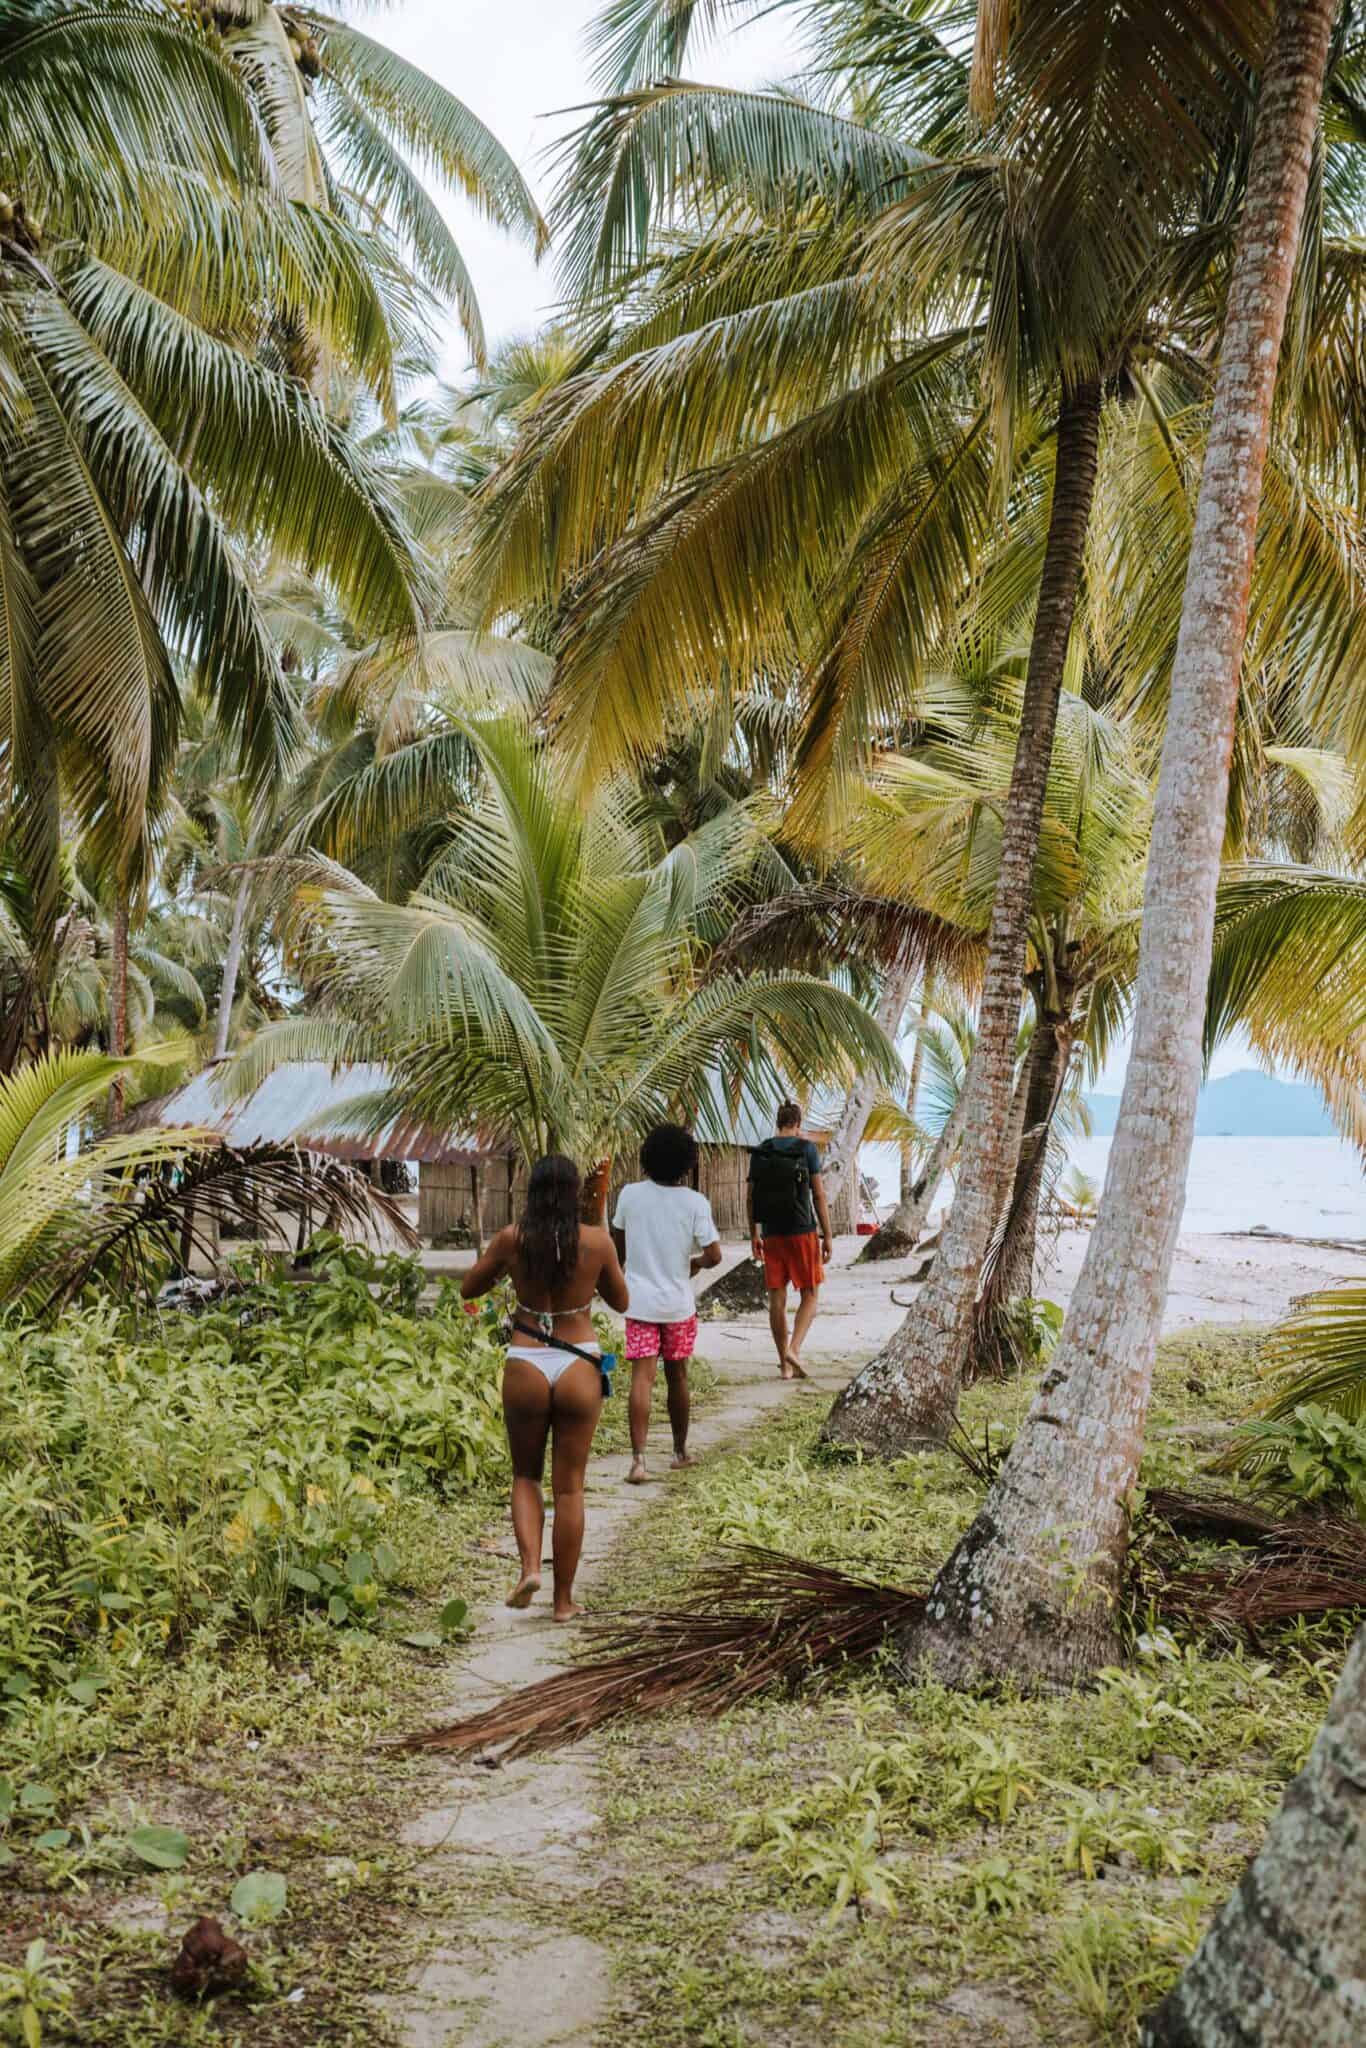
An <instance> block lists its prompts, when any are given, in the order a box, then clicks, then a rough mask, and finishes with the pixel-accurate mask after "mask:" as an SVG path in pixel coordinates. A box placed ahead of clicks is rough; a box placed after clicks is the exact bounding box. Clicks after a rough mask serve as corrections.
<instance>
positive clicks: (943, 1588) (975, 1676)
mask: <svg viewBox="0 0 1366 2048" xmlns="http://www.w3.org/2000/svg"><path fill="white" fill-rule="evenodd" d="M1114 1611H1115V1610H1114V1607H1113V1605H1112V1604H1111V1603H1110V1602H1109V1601H1108V1600H1107V1599H1105V1598H1104V1597H1103V1596H1102V1595H1101V1594H1100V1591H1099V1589H1098V1588H1095V1589H1093V1591H1092V1596H1091V1597H1089V1598H1088V1597H1085V1596H1084V1593H1079V1591H1078V1589H1077V1587H1076V1586H1075V1585H1073V1584H1071V1583H1070V1582H1069V1580H1068V1579H1067V1578H1066V1576H1065V1575H1060V1574H1059V1573H1058V1572H1057V1571H1056V1570H1050V1569H1049V1568H1048V1566H1047V1564H1046V1563H1044V1562H1043V1561H1042V1560H1036V1559H1034V1558H1029V1559H1026V1558H1023V1557H1021V1556H1020V1555H1018V1554H1012V1552H1011V1550H1010V1549H1009V1547H1008V1546H1007V1545H1006V1543H1005V1541H1004V1538H1003V1536H1002V1534H1001V1531H1000V1530H999V1529H998V1528H997V1526H996V1523H995V1521H994V1520H993V1519H992V1517H991V1516H990V1514H988V1513H987V1512H986V1510H985V1509H984V1510H983V1511H982V1512H981V1513H979V1514H978V1516H977V1519H976V1521H975V1522H974V1523H973V1525H972V1527H971V1528H970V1529H969V1530H968V1532H967V1534H966V1536H964V1537H963V1538H962V1540H961V1541H960V1543H959V1544H958V1546H957V1548H956V1549H955V1550H954V1552H953V1554H952V1555H951V1556H950V1558H949V1560H948V1562H947V1564H945V1565H944V1566H943V1568H942V1570H941V1571H940V1573H939V1576H938V1578H937V1579H936V1580H935V1582H934V1585H933V1586H932V1587H931V1588H930V1595H929V1599H928V1600H927V1602H926V1604H925V1612H924V1616H923V1618H922V1619H921V1620H920V1621H918V1622H917V1623H916V1624H915V1625H914V1626H913V1627H911V1628H909V1629H907V1630H905V1631H904V1632H903V1634H902V1635H901V1637H900V1638H899V1640H898V1644H897V1648H898V1652H899V1655H900V1658H901V1663H902V1666H903V1668H904V1670H905V1672H906V1674H907V1676H908V1677H910V1678H926V1677H928V1678H932V1679H935V1680H937V1681H938V1683H939V1684H941V1685H945V1686H949V1687H950V1688H952V1689H953V1690H954V1691H955V1692H970V1691H976V1690H979V1689H982V1688H987V1689H990V1688H991V1687H992V1686H996V1685H1002V1684H1010V1685H1012V1686H1015V1687H1017V1688H1018V1689H1019V1690H1020V1691H1022V1692H1039V1693H1054V1692H1070V1691H1072V1690H1074V1689H1075V1687H1076V1686H1078V1685H1081V1684H1084V1683H1085V1682H1086V1680H1088V1679H1090V1678H1094V1677H1095V1675H1096V1673H1097V1672H1098V1671H1101V1670H1103V1669H1104V1668H1105V1666H1106V1665H1109V1664H1117V1663H1118V1662H1119V1661H1120V1659H1121V1656H1122V1650H1121V1646H1120V1642H1119V1637H1118V1635H1117V1633H1116V1631H1115V1627H1114V1622H1113V1616H1114Z"/></svg>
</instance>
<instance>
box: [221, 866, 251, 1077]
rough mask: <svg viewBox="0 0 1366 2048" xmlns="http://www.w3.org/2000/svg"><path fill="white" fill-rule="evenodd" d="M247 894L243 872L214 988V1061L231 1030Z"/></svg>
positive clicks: (222, 1050)
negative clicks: (219, 977) (219, 978)
mask: <svg viewBox="0 0 1366 2048" xmlns="http://www.w3.org/2000/svg"><path fill="white" fill-rule="evenodd" d="M248 893H249V891H248V886H247V878H246V876H245V875H243V876H242V879H241V880H240V881H239V883H238V884H237V894H236V896H235V897H234V898H233V905H232V926H231V929H230V930H229V932H228V951H227V955H226V958H225V959H224V961H223V986H222V987H221V988H220V989H219V991H218V1023H217V1027H216V1029H215V1031H214V1035H213V1056H214V1058H215V1059H216V1060H221V1059H223V1058H225V1057H226V1055H227V1050H228V1035H229V1033H230V1032H231V1030H232V1006H233V1004H234V1002H235V1001H236V1000H237V977H238V974H239V973H240V972H241V967H242V934H243V930H244V928H245V926H246V921H247V896H248Z"/></svg>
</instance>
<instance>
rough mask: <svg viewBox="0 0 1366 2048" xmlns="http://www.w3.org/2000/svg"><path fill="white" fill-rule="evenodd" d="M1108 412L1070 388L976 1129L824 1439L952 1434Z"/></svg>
mask: <svg viewBox="0 0 1366 2048" xmlns="http://www.w3.org/2000/svg"><path fill="white" fill-rule="evenodd" d="M1100 411H1101V388H1100V384H1099V382H1097V381H1095V380H1090V381H1088V382H1086V383H1082V384H1077V385H1073V386H1071V387H1069V388H1068V389H1067V390H1066V391H1065V392H1064V394H1063V399H1062V403H1061V405H1060V407H1059V411H1058V433H1057V453H1056V457H1055V461H1054V472H1053V504H1052V509H1051V511H1050V514H1049V521H1048V541H1047V545H1046V547H1045V550H1044V561H1043V574H1042V577H1041V579H1040V583H1039V603H1038V610H1037V612H1036V614H1035V619H1034V637H1033V641H1032V643H1031V645H1030V650H1029V670H1028V674H1027V675H1026V678H1025V690H1024V704H1023V706H1022V708H1021V713H1020V732H1019V738H1018V739H1017V741H1016V744H1015V763H1014V767H1013V769H1012V771H1011V777H1010V793H1009V795H1008V797H1007V798H1006V807H1005V816H1004V819H1003V821H1002V827H1001V863H1000V870H999V873H998V876H997V881H996V897H995V902H994V903H993V906H992V913H991V930H990V934H989V937H988V942H987V965H986V975H985V979H984V981H983V985H982V1002H981V1009H980V1013H979V1018H978V1028H977V1044H976V1047H975V1048H974V1051H973V1055H972V1059H971V1061H970V1062H969V1066H968V1073H967V1078H966V1082H965V1093H966V1096H967V1107H966V1112H965V1113H966V1120H967V1139H966V1142H965V1144H964V1147H963V1160H962V1165H961V1167H960V1169H959V1173H958V1183H957V1188H956V1190H955V1193H954V1201H953V1208H952V1210H951V1212H950V1215H949V1220H948V1223H947V1224H946V1225H945V1229H944V1237H943V1242H942V1244H941V1245H940V1248H939V1254H938V1257H937V1258H936V1259H935V1262H934V1272H933V1274H932V1276H931V1277H930V1279H929V1281H928V1282H927V1283H926V1285H925V1287H924V1289H923V1290H922V1292H921V1295H920V1298H919V1300H918V1301H917V1302H916V1304H915V1306H914V1307H913V1308H912V1309H911V1310H910V1312H909V1313H908V1315H907V1317H906V1320H905V1322H904V1323H903V1324H902V1326H901V1328H900V1330H898V1332H897V1334H896V1335H895V1336H894V1337H893V1338H892V1340H891V1342H890V1343H889V1344H887V1345H886V1346H885V1348H884V1349H883V1350H882V1351H881V1352H880V1353H879V1354H878V1356H877V1357H876V1358H875V1359H874V1360H873V1361H872V1363H871V1364H870V1365H867V1366H865V1367H864V1369H863V1371H862V1372H861V1373H859V1374H858V1376H857V1377H856V1378H855V1379H853V1380H851V1381H850V1383H849V1385H848V1386H847V1387H846V1388H845V1390H844V1392H843V1393H842V1394H841V1395H840V1397H839V1399H838V1400H837V1401H836V1403H835V1405H834V1407H833V1408H832V1409H831V1411H830V1414H829V1415H828V1416H827V1418H826V1423H825V1432H824V1434H825V1436H826V1438H827V1439H829V1440H831V1441H835V1442H840V1443H857V1444H860V1445H862V1446H863V1448H864V1449H865V1450H868V1451H872V1452H874V1453H877V1454H880V1455H883V1456H887V1457H895V1456H897V1455H898V1454H899V1453H900V1452H902V1451H905V1450H908V1449H910V1448H911V1447H912V1446H914V1445H915V1444H917V1443H924V1442H925V1441H926V1440H927V1439H929V1440H938V1441H942V1440H943V1439H944V1437H945V1436H946V1435H947V1433H948V1430H949V1426H950V1424H951V1423H952V1421H953V1417H954V1414H955V1412H956V1409H957V1405H958V1389H959V1385H960V1383H961V1380H962V1374H963V1367H964V1364H965V1363H966V1360H967V1357H968V1352H969V1350H970V1347H971V1344H972V1334H973V1321H974V1315H975V1310H976V1303H977V1287H978V1279H979V1275H980V1273H981V1269H982V1261H983V1259H984V1258H985V1257H986V1251H987V1246H988V1244H989V1243H990V1241H991V1233H992V1231H993V1229H994V1228H995V1226H996V1221H997V1217H998V1216H999V1214H1000V1202H1001V1190H1002V1187H1003V1185H1004V1182H1005V1179H1006V1174H1007V1171H1008V1170H1009V1166H1011V1165H1013V1161H1009V1162H1008V1156H1007V1155H1008V1145H1009V1126H1010V1106H1011V1100H1012V1095H1013V1092H1014V1079H1015V1071H1014V1070H1015V1032H1016V1027H1017V1024H1018V1021H1019V1014H1020V979H1021V976H1022V974H1023V973H1024V965H1025V945H1026V941H1027V938H1028V929H1029V916H1030V908H1031V904H1032V901H1033V893H1034V863H1035V860H1036V857H1037V855H1038V848H1039V829H1040V826H1041V824H1042V821H1043V804H1044V792H1045V789H1046V787H1047V783H1048V768H1049V762H1050V760H1051V758H1052V754H1053V733H1054V728H1055V727H1056V724H1057V717H1058V698H1059V695H1060V693H1061V690H1062V678H1063V669H1064V666H1065V664H1066V660H1067V647H1068V642H1069V640H1070V638H1071V634H1072V618H1073V614H1074V613H1075V611H1076V605H1077V592H1078V590H1079V588H1080V585H1081V571H1082V557H1083V554H1084V551H1085V546H1086V529H1087V526H1088V524H1089V522H1090V517H1091V500H1092V498H1093V496H1094V494H1095V483H1096V462H1097V455H1098V449H1099V441H1100Z"/></svg>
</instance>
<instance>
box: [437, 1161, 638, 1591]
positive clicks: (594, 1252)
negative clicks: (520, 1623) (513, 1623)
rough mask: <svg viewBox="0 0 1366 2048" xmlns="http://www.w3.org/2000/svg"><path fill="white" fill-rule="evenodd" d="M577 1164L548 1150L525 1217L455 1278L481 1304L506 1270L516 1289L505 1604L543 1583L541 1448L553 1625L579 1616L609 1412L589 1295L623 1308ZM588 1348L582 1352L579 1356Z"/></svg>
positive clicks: (616, 1273)
mask: <svg viewBox="0 0 1366 2048" xmlns="http://www.w3.org/2000/svg"><path fill="white" fill-rule="evenodd" d="M581 1193H582V1188H581V1182H580V1179H579V1169H578V1167H577V1166H575V1164H574V1162H573V1160H572V1159H565V1158H563V1157H562V1156H561V1155H560V1154H558V1153H551V1154H550V1155H549V1156H548V1157H547V1158H545V1159H538V1160H537V1161H536V1164H535V1165H534V1166H533V1167H532V1169H531V1177H530V1179H529V1180H528V1182H527V1190H526V1208H525V1209H524V1211H523V1213H522V1219H521V1221H520V1223H510V1224H509V1225H508V1226H507V1228H506V1229H505V1230H500V1231H499V1232H498V1233H497V1235H496V1236H495V1237H493V1238H491V1239H490V1240H489V1243H488V1245H487V1247H486V1249H485V1250H484V1251H483V1253H482V1254H481V1255H480V1257H479V1258H478V1259H477V1260H476V1261H475V1263H474V1265H472V1266H471V1267H470V1269H469V1271H468V1273H466V1275H465V1277H464V1279H463V1280H462V1281H461V1283H460V1292H461V1294H462V1295H463V1296H464V1298H465V1300H466V1301H475V1300H477V1299H478V1297H479V1296H480V1295H481V1294H487V1293H488V1291H489V1289H490V1288H491V1287H494V1286H496V1285H497V1283H498V1282H499V1281H500V1280H501V1279H502V1278H503V1277H504V1275H508V1276H509V1277H510V1278H511V1280H512V1285H513V1289H514V1291H515V1293H516V1296H517V1312H516V1315H515V1317H514V1319H513V1335H514V1337H515V1339H516V1341H515V1342H514V1343H512V1344H510V1345H509V1346H508V1354H507V1364H506V1365H505V1366H504V1368H503V1420H504V1422H505V1423H506V1424H507V1433H508V1448H509V1449H510V1451H511V1453H512V1473H513V1478H512V1528H513V1533H514V1535H515V1536H516V1538H517V1549H518V1552H519V1554H520V1556H521V1562H522V1571H521V1577H520V1578H519V1579H518V1581H517V1584H516V1585H515V1586H514V1587H513V1589H512V1591H511V1592H510V1593H509V1594H508V1603H507V1604H508V1606H509V1607H528V1606H530V1604H531V1602H532V1600H533V1599H534V1598H535V1596H536V1594H537V1593H538V1592H539V1591H540V1587H541V1549H542V1544H543V1541H544V1537H545V1493H544V1489H543V1485H542V1478H543V1474H544V1472H545V1447H546V1441H547V1438H548V1439H549V1440H550V1444H551V1456H550V1484H551V1490H552V1492H553V1493H554V1496H555V1528H554V1534H553V1537H552V1549H553V1555H554V1560H555V1607H554V1614H555V1619H556V1621H572V1620H573V1618H574V1616H575V1615H576V1614H577V1613H578V1612H579V1611H580V1610H579V1609H578V1608H577V1607H576V1606H575V1605H574V1574H575V1572H576V1571H577V1570H578V1566H579V1553H580V1551H581V1550H582V1549H583V1475H584V1470H585V1468H586V1466H587V1464H588V1453H589V1451H590V1450H591V1449H592V1447H593V1432H594V1431H595V1430H596V1428H597V1426H598V1417H599V1415H600V1414H601V1413H602V1396H603V1381H602V1370H601V1367H600V1366H599V1364H598V1362H597V1360H598V1355H599V1347H598V1342H597V1339H596V1337H595V1336H594V1334H593V1315H592V1310H593V1298H594V1296H595V1295H599V1294H600V1295H601V1296H602V1298H603V1300H604V1301H605V1302H606V1303H607V1306H608V1307H609V1308H613V1309H616V1310H617V1311H618V1313H622V1312H623V1311H624V1310H625V1308H626V1305H627V1293H626V1280H625V1276H624V1275H623V1273H622V1270H621V1262H620V1260H619V1259H618V1257H617V1253H616V1247H615V1245H614V1244H613V1243H612V1240H611V1238H610V1237H609V1235H608V1233H607V1231H606V1230H604V1229H600V1228H598V1227H597V1226H595V1225H594V1224H591V1223H584V1222H582V1221H581V1220H580V1216H579V1204H580V1199H581ZM585 1353H586V1354H588V1355H587V1356H585V1355H584V1354H585Z"/></svg>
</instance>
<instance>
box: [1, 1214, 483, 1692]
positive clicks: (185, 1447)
mask: <svg viewBox="0 0 1366 2048" xmlns="http://www.w3.org/2000/svg"><path fill="white" fill-rule="evenodd" d="M421 1284H422V1283H421V1272H420V1269H419V1268H418V1267H417V1266H416V1265H415V1264H414V1263H413V1262H410V1261H406V1260H401V1259H390V1260H386V1261H384V1262H382V1263H377V1262H375V1261H372V1260H369V1259H368V1258H366V1257H365V1256H364V1255H363V1254H356V1253H354V1252H348V1251H346V1250H345V1249H344V1248H342V1247H340V1246H338V1245H335V1244H329V1245H325V1246H323V1247H322V1257H321V1259H320V1260H319V1261H317V1262H315V1278H314V1280H313V1281H312V1283H311V1284H309V1285H306V1286H300V1285H294V1284H290V1283H288V1282H285V1281H283V1280H282V1279H280V1278H279V1277H277V1276H276V1275H275V1274H274V1273H273V1272H272V1271H269V1270H267V1271H262V1272H258V1273H257V1274H256V1275H255V1276H254V1277H253V1278H251V1279H250V1280H249V1283H248V1284H247V1285H245V1286H244V1288H243V1289H242V1291H241V1292H238V1293H236V1294H234V1295H232V1296H230V1297H228V1298H227V1299H226V1300H225V1301H224V1302H223V1303H221V1304H219V1305H216V1306H213V1307H211V1308H209V1309H208V1310H206V1311H204V1312H203V1313H200V1314H198V1315H193V1316H191V1315H184V1314H176V1315H170V1316H165V1317H160V1318H154V1319H152V1321H151V1322H150V1323H149V1322H148V1320H147V1318H146V1317H145V1316H144V1318H143V1322H142V1324H141V1326H140V1327H139V1326H138V1325H137V1324H135V1323H134V1321H133V1320H132V1319H131V1318H130V1317H129V1316H128V1315H127V1314H124V1313H121V1312H120V1311H119V1310H118V1309H116V1308H115V1307H113V1306H112V1305H110V1304H109V1303H108V1302H104V1303H96V1304H93V1305H90V1306H85V1307H82V1308H80V1309H77V1310H72V1311H70V1312H68V1313H67V1314H65V1315H63V1316H62V1317H61V1318H60V1320H59V1321H58V1322H57V1323H56V1324H54V1325H53V1326H51V1327H50V1328H43V1329H35V1328H31V1327H14V1326H10V1327H0V1446H3V1448H0V1546H2V1547H3V1552H4V1555H5V1558H6V1562H7V1567H8V1569H7V1573H6V1581H7V1583H6V1586H5V1588H4V1591H3V1593H0V1700H3V1701H4V1702H8V1704H9V1708H10V1710H11V1711H22V1710H23V1708H24V1706H25V1704H28V1705H36V1704H37V1702H38V1701H40V1700H41V1699H43V1698H45V1697H48V1696H53V1695H55V1696H57V1697H58V1698H65V1699H70V1700H74V1701H76V1702H83V1701H84V1702H88V1701H89V1700H91V1699H92V1698H93V1697H94V1693H95V1692H96V1690H97V1689H98V1688H99V1686H100V1684H101V1683H102V1682H103V1680H104V1678H105V1676H106V1675H107V1672H108V1669H109V1667H110V1665H111V1663H112V1662H114V1661H116V1660H117V1659H119V1658H120V1657H123V1656H127V1655H132V1656H137V1655H140V1654H142V1653H144V1652H145V1651H146V1650H147V1649H148V1648H149V1647H152V1646H155V1647H158V1648H170V1649H173V1650H174V1649H175V1648H177V1647H179V1645H181V1644H182V1643H183V1642H184V1641H185V1640H186V1639H187V1638H188V1637H189V1636H190V1635H191V1633H192V1632H193V1631H195V1630H197V1629H201V1628H205V1627H207V1628H210V1629H212V1630H213V1631H215V1632H216V1633H217V1634H219V1635H220V1636H221V1635H223V1634H225V1633H231V1632H232V1631H234V1630H238V1631H240V1630H250V1629H255V1630H263V1629H267V1628H269V1627H271V1626H272V1625H273V1624H274V1623H276V1622H278V1621H279V1620H280V1618H281V1617H282V1616H283V1615H284V1614H285V1612H286V1611H287V1610H289V1609H306V1610H311V1611H312V1612H313V1613H314V1614H315V1615H316V1617H317V1619H318V1620H319V1622H320V1623H327V1622H330V1623H332V1624H334V1625H340V1626H350V1627H356V1626H368V1625H370V1624H371V1623H372V1622H373V1621H374V1619H375V1617H376V1615H377V1613H378V1612H379V1610H380V1609H381V1608H382V1607H383V1605H384V1603H385V1600H386V1598H387V1597H388V1596H389V1594H390V1593H391V1591H392V1590H393V1589H396V1588H397V1587H398V1586H399V1584H400V1582H401V1560H400V1558H399V1556H398V1555H397V1554H396V1551H395V1548H394V1546H393V1544H392V1543H391V1542H390V1540H389V1523H390V1519H391V1514H392V1510H393V1508H394V1507H395V1505H396V1503H398V1502H399V1501H401V1500H402V1499H404V1498H405V1497H411V1496H413V1495H415V1494H423V1493H425V1494H428V1495H432V1494H435V1495H439V1496H444V1495H448V1494H451V1493H454V1492H459V1491H463V1490H465V1489H467V1488H469V1487H470V1486H471V1485H472V1484H473V1483H474V1481H475V1479H476V1478H477V1477H478V1476H479V1475H480V1474H481V1473H482V1472H487V1470H488V1468H489V1467H490V1465H491V1464H495V1463H497V1462H499V1461H501V1459H502V1457H503V1439H502V1429H501V1419H500V1409H499V1395H498V1366H499V1362H500V1357H501V1345H500V1342H499V1334H498V1329H497V1325H496V1319H495V1316H494V1315H493V1313H492V1312H484V1311H481V1312H480V1313H478V1314H471V1313H469V1312H468V1311H467V1310H466V1309H465V1307H464V1305H463V1304H461V1303H460V1302H459V1300H458V1297H457V1296H456V1295H455V1294H454V1292H453V1290H447V1291H445V1292H443V1294H442V1295H441V1296H440V1297H439V1299H438V1301H437V1304H436V1306H435V1309H434V1310H433V1312H432V1313H430V1314H427V1315H419V1314H418V1313H417V1299H418V1294H419V1292H420V1289H421ZM455 1604H458V1603H455Z"/></svg>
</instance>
